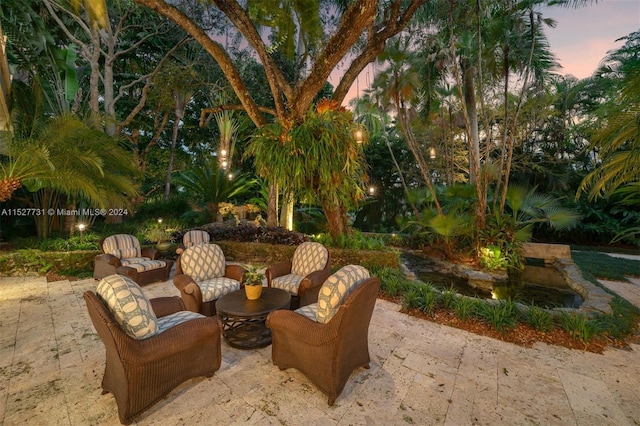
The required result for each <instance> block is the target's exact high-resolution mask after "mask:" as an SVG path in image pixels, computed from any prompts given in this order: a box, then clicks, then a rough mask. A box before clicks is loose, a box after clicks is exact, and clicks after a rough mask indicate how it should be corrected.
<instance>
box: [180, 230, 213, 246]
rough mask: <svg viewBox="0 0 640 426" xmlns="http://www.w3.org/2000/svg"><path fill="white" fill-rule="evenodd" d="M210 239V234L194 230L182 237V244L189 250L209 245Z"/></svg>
mask: <svg viewBox="0 0 640 426" xmlns="http://www.w3.org/2000/svg"><path fill="white" fill-rule="evenodd" d="M210 239H211V237H210V236H209V233H208V232H206V231H200V230H197V229H192V230H191V231H188V232H187V233H186V234H184V236H183V237H182V244H183V245H184V246H185V247H186V248H189V247H192V246H195V245H198V244H209V240H210Z"/></svg>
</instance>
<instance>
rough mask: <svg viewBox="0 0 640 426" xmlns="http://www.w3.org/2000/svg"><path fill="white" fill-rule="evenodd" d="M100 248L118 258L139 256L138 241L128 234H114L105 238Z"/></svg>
mask: <svg viewBox="0 0 640 426" xmlns="http://www.w3.org/2000/svg"><path fill="white" fill-rule="evenodd" d="M102 250H103V251H104V252H105V253H107V254H110V255H113V256H115V257H117V258H119V259H126V258H130V257H141V249H140V241H138V239H137V238H136V237H134V236H133V235H129V234H116V235H111V236H109V237H107V238H105V239H104V241H103V242H102Z"/></svg>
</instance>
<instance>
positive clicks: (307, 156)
mask: <svg viewBox="0 0 640 426" xmlns="http://www.w3.org/2000/svg"><path fill="white" fill-rule="evenodd" d="M355 129H356V126H355V125H354V124H353V117H352V115H351V113H350V112H349V111H347V110H345V109H344V108H340V107H337V105H336V104H335V102H333V101H329V100H326V99H325V100H323V101H321V102H320V103H319V104H318V106H317V108H313V109H310V110H309V111H308V113H307V115H306V116H305V118H304V121H303V122H302V123H300V124H295V123H293V122H281V123H274V124H270V125H266V126H263V127H262V128H260V129H258V131H257V132H256V133H255V134H254V136H253V137H252V141H251V144H250V145H249V147H248V149H247V151H246V152H245V155H247V156H252V157H253V158H254V162H255V165H256V169H257V172H258V173H259V174H260V175H262V176H265V177H267V179H268V180H269V182H270V183H277V185H278V186H279V187H280V188H281V189H282V191H283V192H285V193H288V192H292V193H293V194H295V195H296V196H297V197H299V198H300V199H302V200H303V201H307V202H309V201H311V200H317V201H318V203H319V204H320V205H321V206H322V209H323V211H324V213H325V216H326V217H327V223H328V231H329V233H330V234H331V235H332V236H333V237H337V236H338V235H342V234H346V233H348V227H347V210H348V209H349V208H350V207H353V206H354V205H355V203H356V202H357V201H358V200H360V199H363V198H364V189H363V187H364V185H365V184H366V182H367V176H366V173H365V170H364V156H363V151H362V146H361V144H360V143H358V141H356V139H355V136H354V130H355ZM337 153H339V155H336V154H337Z"/></svg>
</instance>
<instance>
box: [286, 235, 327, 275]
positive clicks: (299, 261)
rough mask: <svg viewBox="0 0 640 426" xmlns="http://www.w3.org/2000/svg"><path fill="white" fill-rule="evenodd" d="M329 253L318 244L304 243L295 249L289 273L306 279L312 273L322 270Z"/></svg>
mask: <svg viewBox="0 0 640 426" xmlns="http://www.w3.org/2000/svg"><path fill="white" fill-rule="evenodd" d="M328 260H329V251H328V250H327V248H326V247H325V246H323V245H322V244H320V243H313V242H306V243H302V244H300V245H299V246H298V248H296V251H295V252H294V253H293V259H292V261H291V273H292V274H295V275H300V276H302V277H306V276H307V275H309V274H310V273H312V272H313V271H319V270H321V269H324V267H325V266H326V265H327V261H328Z"/></svg>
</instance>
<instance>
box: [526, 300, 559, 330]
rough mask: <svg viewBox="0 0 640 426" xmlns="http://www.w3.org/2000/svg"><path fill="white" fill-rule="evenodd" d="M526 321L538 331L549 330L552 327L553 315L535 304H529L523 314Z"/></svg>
mask: <svg viewBox="0 0 640 426" xmlns="http://www.w3.org/2000/svg"><path fill="white" fill-rule="evenodd" d="M525 318H526V320H527V323H529V325H531V326H532V327H533V328H535V329H536V330H538V331H542V332H545V333H546V332H549V331H551V330H552V329H553V317H552V316H551V314H550V313H548V312H547V311H545V310H544V309H542V308H539V307H537V306H531V307H530V308H529V312H527V314H526V316H525Z"/></svg>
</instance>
